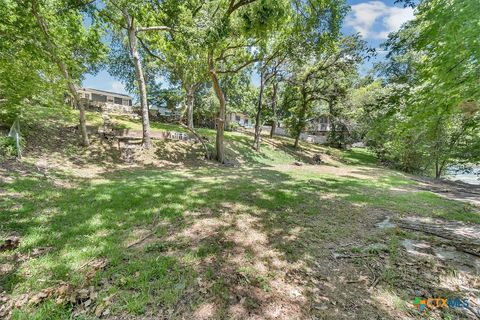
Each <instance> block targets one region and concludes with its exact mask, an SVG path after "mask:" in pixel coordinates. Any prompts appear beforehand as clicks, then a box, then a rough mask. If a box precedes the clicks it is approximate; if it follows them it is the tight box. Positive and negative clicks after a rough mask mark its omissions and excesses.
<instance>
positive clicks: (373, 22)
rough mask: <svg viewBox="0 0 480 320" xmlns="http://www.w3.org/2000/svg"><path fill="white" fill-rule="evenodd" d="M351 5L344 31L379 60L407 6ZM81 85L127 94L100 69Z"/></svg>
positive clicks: (388, 1)
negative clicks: (372, 50) (373, 50)
mask: <svg viewBox="0 0 480 320" xmlns="http://www.w3.org/2000/svg"><path fill="white" fill-rule="evenodd" d="M347 1H348V4H349V5H350V6H351V12H350V13H349V15H348V16H347V18H346V19H345V21H344V25H343V32H344V33H345V34H353V33H360V34H361V35H362V37H363V38H364V39H365V40H366V41H367V42H368V44H369V46H371V47H373V48H376V49H377V54H378V56H377V57H376V60H380V59H382V58H383V57H384V56H385V52H383V51H381V49H380V45H381V44H382V43H383V42H384V41H385V40H386V39H387V36H388V34H389V33H390V32H392V31H396V30H398V28H399V27H400V26H401V25H402V24H403V23H404V22H406V21H408V20H410V19H412V18H413V10H412V9H411V8H403V7H402V6H401V5H396V4H394V1H395V0H370V1H365V0H347ZM372 62H373V61H370V62H369V63H367V64H366V65H365V66H364V67H363V68H364V69H365V68H368V66H370V65H371V64H372ZM82 85H83V86H84V87H89V88H96V89H101V90H108V91H113V92H118V93H127V92H126V91H125V87H124V86H123V84H122V83H121V82H120V81H119V80H117V79H115V77H113V76H111V75H110V74H108V72H107V71H106V70H102V71H100V72H99V73H97V74H96V75H90V74H87V75H86V77H85V80H84V81H83V83H82Z"/></svg>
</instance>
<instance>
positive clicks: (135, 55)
mask: <svg viewBox="0 0 480 320" xmlns="http://www.w3.org/2000/svg"><path fill="white" fill-rule="evenodd" d="M123 17H124V19H125V22H126V23H127V26H128V43H129V49H130V55H131V56H132V60H133V64H134V66H135V78H136V81H137V86H138V91H139V94H140V107H141V109H142V128H143V141H142V144H143V147H144V148H145V149H149V148H150V147H151V146H152V142H151V140H150V121H149V119H148V101H147V86H146V84H145V77H144V75H143V68H142V62H141V61H140V54H139V52H138V43H137V37H136V28H135V22H134V21H133V18H132V17H130V14H129V13H128V11H127V9H124V10H123Z"/></svg>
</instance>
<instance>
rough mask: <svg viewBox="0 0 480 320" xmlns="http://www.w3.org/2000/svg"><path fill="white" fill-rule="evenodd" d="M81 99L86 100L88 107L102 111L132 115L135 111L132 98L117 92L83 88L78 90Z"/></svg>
mask: <svg viewBox="0 0 480 320" xmlns="http://www.w3.org/2000/svg"><path fill="white" fill-rule="evenodd" d="M77 93H78V95H79V98H80V99H83V100H86V101H87V103H88V107H90V108H98V109H100V110H101V111H111V112H121V113H131V112H132V111H133V103H132V97H130V96H128V95H126V94H122V93H116V92H110V91H104V90H98V89H92V88H81V89H78V90H77Z"/></svg>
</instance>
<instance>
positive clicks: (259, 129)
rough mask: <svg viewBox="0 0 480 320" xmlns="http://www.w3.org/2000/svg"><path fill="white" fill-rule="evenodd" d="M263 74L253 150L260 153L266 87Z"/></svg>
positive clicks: (261, 75) (261, 73) (261, 74)
mask: <svg viewBox="0 0 480 320" xmlns="http://www.w3.org/2000/svg"><path fill="white" fill-rule="evenodd" d="M263 78H264V76H263V72H260V92H259V93H258V104H257V114H256V116H255V137H254V139H253V149H255V150H256V151H260V133H261V132H262V127H261V123H260V122H261V117H262V107H263V89H264V86H265V83H264V80H263Z"/></svg>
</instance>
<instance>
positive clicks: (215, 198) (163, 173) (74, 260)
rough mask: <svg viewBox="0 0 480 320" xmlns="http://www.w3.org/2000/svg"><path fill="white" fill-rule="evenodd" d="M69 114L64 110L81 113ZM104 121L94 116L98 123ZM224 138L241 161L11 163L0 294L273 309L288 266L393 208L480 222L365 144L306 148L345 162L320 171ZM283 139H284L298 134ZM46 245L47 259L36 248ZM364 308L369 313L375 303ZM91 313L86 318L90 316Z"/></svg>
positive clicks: (311, 259)
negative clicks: (98, 262) (69, 291)
mask: <svg viewBox="0 0 480 320" xmlns="http://www.w3.org/2000/svg"><path fill="white" fill-rule="evenodd" d="M70 116H71V113H70V112H67V113H65V115H63V116H62V117H64V119H65V120H68V121H70V120H71V121H74V117H72V118H69V117H70ZM95 119H97V117H96V115H95V114H90V115H89V121H96V120H95ZM97 120H98V119H97ZM129 125H130V124H129ZM131 125H132V126H134V125H137V124H136V123H135V124H134V125H133V124H131ZM152 127H154V128H157V129H159V130H166V129H168V128H169V127H167V126H166V125H163V124H152ZM201 131H202V134H207V135H212V134H213V132H212V131H208V130H201ZM226 138H227V140H228V144H229V147H228V153H229V155H230V156H231V157H237V158H239V157H241V158H242V159H243V161H244V162H245V165H243V166H241V167H235V168H230V167H221V166H216V165H208V164H205V165H204V166H202V167H197V168H182V169H168V168H138V167H137V168H135V167H131V168H116V169H114V170H109V171H108V172H101V173H99V174H98V175H96V176H95V177H93V178H92V177H90V178H81V177H79V176H78V175H77V176H73V175H69V174H68V173H66V172H65V171H62V170H60V169H58V170H50V171H49V172H48V174H41V173H40V172H38V170H36V169H35V168H34V167H33V166H30V165H29V164H28V163H29V160H28V157H27V160H26V164H25V167H24V168H23V169H22V170H2V172H1V176H2V178H3V179H2V180H0V192H1V194H2V195H1V201H0V236H1V238H4V237H6V236H7V235H9V234H11V233H16V234H18V235H19V236H20V237H21V242H20V246H19V247H18V248H17V249H15V250H12V251H4V252H0V264H1V265H3V266H5V267H4V270H6V271H2V273H1V274H0V292H5V293H6V294H8V295H9V296H11V297H16V298H19V297H21V296H22V294H25V293H32V292H39V291H40V290H42V289H45V288H51V287H55V286H58V284H59V283H69V284H71V285H72V286H73V287H82V286H85V285H87V282H88V286H93V287H94V288H95V291H97V292H98V298H96V299H95V300H94V301H93V302H92V305H93V306H98V305H101V304H102V303H103V302H102V301H105V300H108V301H111V304H109V305H108V308H109V312H110V313H111V314H113V315H118V316H120V315H122V316H124V317H127V318H130V317H134V316H142V315H145V316H158V317H166V318H185V317H186V318H201V317H200V316H199V312H200V311H201V310H204V309H205V308H206V306H210V309H212V308H213V309H212V310H213V311H211V317H212V318H230V317H231V316H232V312H234V311H232V310H233V309H232V308H234V307H235V306H237V305H238V301H241V308H244V309H246V310H247V311H245V312H247V314H255V315H260V316H262V315H263V316H265V317H266V314H267V313H268V312H269V311H268V310H267V309H268V308H267V306H266V305H265V303H266V302H265V301H277V302H278V303H279V304H280V303H284V304H285V303H287V302H285V301H287V300H288V299H290V298H288V297H287V296H285V293H284V292H290V291H292V290H294V289H291V288H290V287H289V286H290V285H291V284H290V282H289V280H288V279H290V278H289V277H291V275H292V274H295V275H296V277H301V276H302V277H303V276H304V274H303V273H302V272H307V270H309V269H311V268H312V266H315V265H318V263H319V261H321V262H322V263H325V265H328V263H330V262H328V261H329V260H328V258H327V256H328V254H327V253H326V252H329V251H328V250H329V249H328V248H330V246H331V245H332V244H339V243H345V242H349V241H355V243H356V244H357V245H359V246H361V245H362V244H366V243H368V242H369V241H371V240H370V239H372V233H373V232H374V231H372V228H373V227H372V226H373V224H374V223H375V222H376V221H377V220H378V219H379V218H381V217H382V216H384V215H385V214H389V215H397V216H407V215H419V216H434V217H442V218H446V219H452V220H462V221H470V222H476V223H480V215H479V213H478V212H477V211H475V210H474V209H473V208H472V207H470V206H468V205H465V204H463V203H460V202H456V201H450V200H446V199H444V198H441V197H439V196H437V195H435V194H433V193H430V192H427V191H424V192H416V191H414V190H411V189H410V187H411V186H413V185H414V184H415V183H414V182H413V181H412V180H410V179H408V178H407V177H405V176H404V175H403V174H401V173H398V172H395V171H390V170H386V169H383V168H378V167H376V166H375V159H374V158H373V157H372V155H371V154H369V153H368V152H366V151H364V150H351V151H338V150H333V149H328V148H324V147H319V146H308V145H306V144H304V145H303V147H304V148H309V147H311V148H312V150H313V152H322V154H333V155H334V156H335V157H336V158H337V159H338V160H339V161H340V162H338V163H333V164H329V165H326V166H322V167H320V169H318V170H317V169H316V167H315V166H313V167H295V166H285V165H286V164H291V163H292V161H294V160H295V159H298V157H297V156H296V155H295V154H293V155H292V154H291V153H289V152H287V151H288V150H287V151H285V150H284V149H278V148H276V147H274V146H273V145H271V144H266V145H264V146H263V147H262V152H261V153H259V154H257V153H255V152H253V151H252V150H251V148H250V146H249V143H250V140H251V137H249V136H247V135H244V134H240V133H228V134H227V137H226ZM276 141H277V142H278V143H281V144H282V146H283V147H284V148H288V145H289V143H290V142H291V141H290V140H288V139H287V138H278V139H277V140H276ZM30 160H31V159H30ZM324 167H325V170H326V171H325V170H324V169H323V168H324ZM327 169H328V170H339V172H338V173H337V172H336V171H333V172H330V171H328V170H327ZM322 170H324V171H322ZM145 235H149V236H148V237H146V238H145V239H143V238H144V237H145ZM373 237H374V238H375V239H376V237H378V236H373ZM142 239H143V241H140V240H142ZM395 239H397V238H394V240H395ZM388 241H389V243H391V241H393V240H388ZM397 241H398V240H397ZM39 249H42V250H43V251H42V254H39V255H35V254H34V252H35V250H39ZM19 255H20V256H25V257H28V258H26V259H23V260H19V259H17V258H16V257H18V256H19ZM95 259H106V261H107V265H106V267H105V268H103V269H101V270H99V271H98V272H96V273H94V275H93V279H92V280H91V282H89V281H88V280H87V278H88V276H87V274H88V267H86V268H85V267H84V266H85V264H86V263H88V262H89V261H94V260H95ZM322 259H323V260H322ZM330 269H331V268H330ZM299 270H304V271H299ZM289 272H290V273H289ZM288 274H290V275H288ZM307 282H308V281H307ZM304 287H305V288H306V289H305V292H310V291H309V290H310V289H311V288H312V287H311V284H305V285H304ZM285 288H289V289H288V290H287V289H285ZM285 290H287V291H285ZM295 290H296V289H295ZM312 290H313V289H312ZM295 292H296V291H295ZM302 292H303V291H302ZM311 292H313V291H311ZM337 293H338V292H337ZM310 294H312V293H310ZM332 294H333V293H332ZM352 294H353V293H352ZM361 294H365V292H363V293H359V295H361ZM306 296H307V298H306V299H307V300H308V299H309V298H308V297H309V295H308V294H307V295H306ZM287 298H288V299H287ZM405 299H406V298H405ZM280 301H283V302H280ZM288 301H289V300H288ZM82 303H84V301H80V302H79V301H76V302H75V303H61V304H57V303H55V297H51V298H48V299H46V300H45V301H43V302H42V303H41V304H38V305H26V306H24V307H21V308H17V309H15V311H14V313H13V318H14V319H65V318H69V317H71V316H72V312H74V310H76V309H77V308H78V306H79V304H82ZM287 304H289V305H290V304H291V309H289V310H288V311H285V312H286V313H285V314H286V315H289V316H288V317H290V318H295V317H297V316H299V314H301V313H295V312H297V311H296V309H295V308H294V307H293V306H294V305H297V304H300V305H301V303H300V302H295V301H293V302H288V303H287ZM304 304H305V305H308V303H304ZM212 306H213V307H212ZM265 308H266V309H265ZM302 308H303V309H302V310H303V312H307V311H305V310H307V309H305V308H307V307H306V306H304V307H302ZM365 308H366V311H365V312H366V313H365V314H370V313H369V312H374V311H372V310H373V309H371V308H373V307H371V306H370V307H367V306H366V307H365ZM369 308H370V309H369ZM207 309H208V308H207ZM210 309H208V310H210ZM94 310H95V308H94V309H92V310H91V311H90V312H89V313H88V312H87V313H86V314H85V315H83V316H82V317H84V318H94V317H95V316H94ZM199 310H200V311H199ZM235 310H236V309H235ZM242 310H243V309H242ZM235 312H236V311H235ZM238 312H240V311H238ZM242 312H243V311H242ZM288 312H290V313H288ZM298 312H300V311H298ZM312 312H313V311H312ZM375 312H377V313H376V314H380V315H381V316H385V317H387V318H388V317H389V315H388V314H386V313H385V312H383V311H382V312H383V313H382V312H381V311H378V310H377V311H375ZM207 313H208V312H207ZM307 313H308V312H307ZM320 315H321V314H320ZM370 315H371V314H370ZM245 318H248V316H245Z"/></svg>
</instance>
